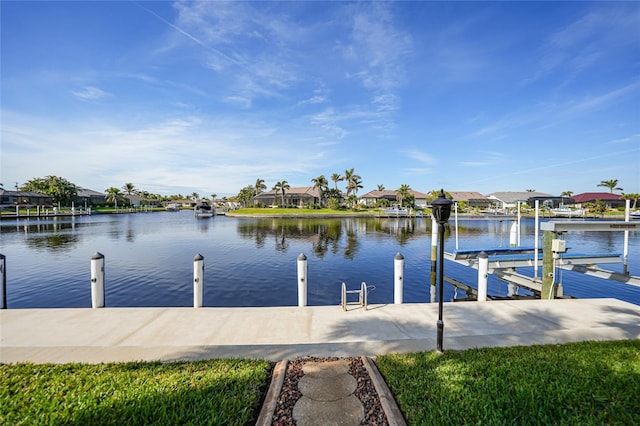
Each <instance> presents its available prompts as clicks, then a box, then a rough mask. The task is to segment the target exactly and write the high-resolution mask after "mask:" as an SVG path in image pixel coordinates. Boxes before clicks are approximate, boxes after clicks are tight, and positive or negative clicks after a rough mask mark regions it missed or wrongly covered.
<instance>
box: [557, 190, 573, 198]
mask: <svg viewBox="0 0 640 426" xmlns="http://www.w3.org/2000/svg"><path fill="white" fill-rule="evenodd" d="M572 195H573V191H564V192H563V193H562V194H560V196H561V197H567V198H570V197H571V196H572Z"/></svg>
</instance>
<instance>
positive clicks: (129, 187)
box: [122, 182, 138, 205]
mask: <svg viewBox="0 0 640 426" xmlns="http://www.w3.org/2000/svg"><path fill="white" fill-rule="evenodd" d="M122 190H123V191H124V194H125V195H126V196H127V197H128V198H129V205H132V204H133V202H132V201H131V196H132V195H133V194H136V193H137V192H138V191H137V190H136V187H135V186H134V185H133V184H132V183H131V182H127V183H125V184H124V185H123V186H122Z"/></svg>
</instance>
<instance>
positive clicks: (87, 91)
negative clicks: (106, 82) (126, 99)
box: [71, 86, 111, 102]
mask: <svg viewBox="0 0 640 426" xmlns="http://www.w3.org/2000/svg"><path fill="white" fill-rule="evenodd" d="M71 93H72V94H73V96H75V97H76V98H78V99H80V100H81V101H83V102H93V101H97V100H100V99H102V98H105V97H107V96H111V94H110V93H108V92H105V91H104V90H102V89H100V88H98V87H95V86H85V87H83V88H82V89H79V90H74V91H72V92H71Z"/></svg>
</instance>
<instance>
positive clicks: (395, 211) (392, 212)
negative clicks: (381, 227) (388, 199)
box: [382, 204, 409, 216]
mask: <svg viewBox="0 0 640 426" xmlns="http://www.w3.org/2000/svg"><path fill="white" fill-rule="evenodd" d="M382 213H383V214H384V215H386V216H408V215H409V210H407V209H404V208H400V206H399V205H398V204H394V205H393V206H391V207H390V208H388V209H384V210H382Z"/></svg>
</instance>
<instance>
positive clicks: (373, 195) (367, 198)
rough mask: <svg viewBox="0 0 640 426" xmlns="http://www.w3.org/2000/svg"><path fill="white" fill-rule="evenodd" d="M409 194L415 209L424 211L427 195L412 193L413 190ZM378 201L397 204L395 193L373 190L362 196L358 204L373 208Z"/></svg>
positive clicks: (417, 192)
mask: <svg viewBox="0 0 640 426" xmlns="http://www.w3.org/2000/svg"><path fill="white" fill-rule="evenodd" d="M409 193H410V194H411V195H413V197H414V201H413V203H414V205H415V206H416V207H417V208H421V209H424V208H426V207H427V197H428V195H427V194H425V193H422V192H419V191H414V190H413V189H410V190H409ZM379 200H387V201H388V204H389V205H391V204H394V203H397V202H398V194H397V191H394V190H390V189H385V190H382V191H378V190H373V191H369V192H367V193H366V194H364V195H363V196H362V197H360V199H359V203H360V204H364V205H366V206H374V205H376V204H377V203H378V201H379Z"/></svg>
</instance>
